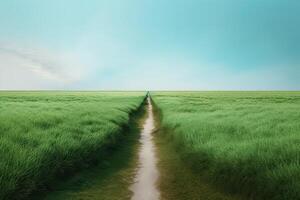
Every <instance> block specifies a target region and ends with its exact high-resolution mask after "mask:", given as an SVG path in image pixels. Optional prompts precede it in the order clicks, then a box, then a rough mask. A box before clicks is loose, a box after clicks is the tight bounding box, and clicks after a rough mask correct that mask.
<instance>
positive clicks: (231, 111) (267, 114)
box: [152, 92, 300, 200]
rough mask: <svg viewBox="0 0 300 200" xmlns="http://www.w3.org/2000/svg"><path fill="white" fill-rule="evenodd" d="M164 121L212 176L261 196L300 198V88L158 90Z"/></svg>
mask: <svg viewBox="0 0 300 200" xmlns="http://www.w3.org/2000/svg"><path fill="white" fill-rule="evenodd" d="M152 98H153V100H154V102H155V103H156V105H157V106H158V107H159V108H160V109H161V112H162V117H163V118H162V124H163V126H164V127H166V128H167V130H168V131H166V133H168V134H169V135H170V138H172V139H173V140H172V141H173V142H174V144H177V145H178V146H177V148H179V150H180V152H181V154H182V157H183V159H185V160H186V161H187V163H189V164H190V166H191V167H192V169H194V170H195V171H196V172H199V175H203V176H204V177H205V178H207V180H208V181H211V182H212V183H214V184H216V185H219V186H222V187H223V188H224V189H226V190H230V191H232V192H237V193H243V194H245V195H247V196H250V197H253V198H255V199H272V200H274V199H280V200H282V199H289V200H291V199H300V189H299V188H300V92H156V93H152Z"/></svg>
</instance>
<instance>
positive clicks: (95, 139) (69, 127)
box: [0, 92, 145, 199]
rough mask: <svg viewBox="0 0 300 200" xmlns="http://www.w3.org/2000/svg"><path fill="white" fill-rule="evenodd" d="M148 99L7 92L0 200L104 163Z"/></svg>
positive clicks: (1, 99)
mask: <svg viewBox="0 0 300 200" xmlns="http://www.w3.org/2000/svg"><path fill="white" fill-rule="evenodd" d="M144 97H145V93H142V92H141V93H134V92H128V93H122V92H111V93H109V92H1V93H0V110H1V112H0V158H1V159H0V199H21V198H25V197H26V196H28V195H29V194H30V193H32V192H33V191H34V190H36V189H39V188H41V187H47V185H48V184H50V183H51V182H53V181H54V180H55V179H56V178H58V177H65V176H68V175H70V174H73V173H74V172H75V171H77V170H79V169H81V168H86V167H88V166H89V165H92V164H95V163H98V162H99V161H101V158H102V157H103V156H102V155H104V154H105V153H107V151H108V150H109V147H110V146H112V145H114V144H115V143H116V141H117V140H118V138H119V137H120V135H121V134H122V130H124V128H125V127H126V125H128V122H129V114H130V113H132V112H133V111H135V110H137V108H138V107H139V106H140V104H141V102H142V101H143V99H144Z"/></svg>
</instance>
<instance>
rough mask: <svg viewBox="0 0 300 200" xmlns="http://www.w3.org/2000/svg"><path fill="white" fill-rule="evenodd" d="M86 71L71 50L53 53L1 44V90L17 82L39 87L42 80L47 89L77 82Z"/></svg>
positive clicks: (35, 48)
mask: <svg viewBox="0 0 300 200" xmlns="http://www.w3.org/2000/svg"><path fill="white" fill-rule="evenodd" d="M86 71H87V70H86V69H85V66H84V65H83V64H82V63H80V59H79V57H78V55H77V54H76V53H74V52H53V51H50V50H49V49H45V48H38V47H33V46H30V47H29V46H21V45H15V44H0V74H1V75H0V76H1V81H0V89H14V87H16V88H19V87H20V85H21V86H22V87H21V88H27V87H28V88H29V89H31V88H32V85H34V83H33V82H36V84H37V86H40V87H42V86H41V83H42V85H45V84H46V85H48V86H49V89H50V88H52V89H53V88H60V87H65V86H66V85H68V84H72V83H74V82H76V81H80V80H81V79H82V78H83V77H84V76H85V73H86ZM12 77H15V78H13V79H12ZM12 81H14V82H13V83H12ZM31 82H32V83H31ZM43 87H44V86H43ZM34 88H35V87H34Z"/></svg>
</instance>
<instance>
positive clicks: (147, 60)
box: [0, 0, 300, 90]
mask: <svg viewBox="0 0 300 200" xmlns="http://www.w3.org/2000/svg"><path fill="white" fill-rule="evenodd" d="M299 10H300V1H299V0H89V1H84V0H63V1H62V0H43V1H40V0H0V89H1V90H49V89H50V90H300V15H299Z"/></svg>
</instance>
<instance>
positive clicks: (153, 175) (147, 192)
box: [130, 97, 160, 200]
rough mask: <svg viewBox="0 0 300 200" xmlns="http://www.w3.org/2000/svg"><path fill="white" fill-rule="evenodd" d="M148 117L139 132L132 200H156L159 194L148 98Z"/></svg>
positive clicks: (150, 108) (150, 106)
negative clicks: (137, 157) (137, 160)
mask: <svg viewBox="0 0 300 200" xmlns="http://www.w3.org/2000/svg"><path fill="white" fill-rule="evenodd" d="M147 101H148V104H147V113H148V117H147V119H146V121H145V123H144V125H143V130H142V132H141V138H140V143H141V147H140V150H139V153H138V154H139V166H138V171H137V174H136V177H135V181H134V184H133V185H131V187H130V190H131V191H132V192H133V196H132V198H131V199H132V200H157V199H159V196H160V193H159V190H158V189H157V187H156V183H157V180H158V176H159V171H158V168H157V166H156V163H157V156H156V151H155V144H154V141H153V136H152V132H153V130H154V128H155V123H154V115H153V110H152V103H151V99H150V97H148V99H147Z"/></svg>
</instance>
